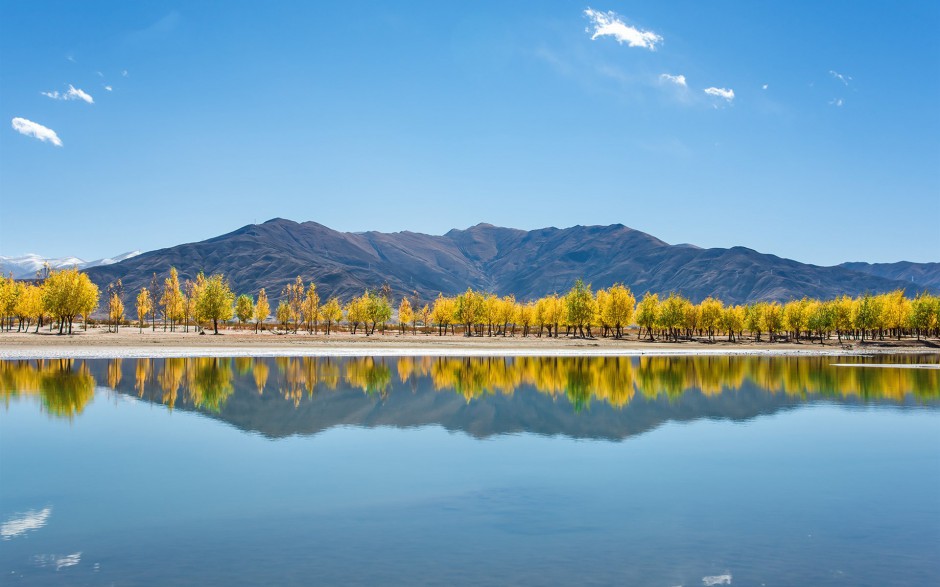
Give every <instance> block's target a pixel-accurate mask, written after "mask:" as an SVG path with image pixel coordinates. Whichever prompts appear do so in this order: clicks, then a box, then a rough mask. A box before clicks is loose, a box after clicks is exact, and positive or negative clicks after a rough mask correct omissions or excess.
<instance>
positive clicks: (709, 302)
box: [699, 296, 725, 341]
mask: <svg viewBox="0 0 940 587" xmlns="http://www.w3.org/2000/svg"><path fill="white" fill-rule="evenodd" d="M724 309H725V308H724V304H723V303H721V300H716V299H715V298H713V297H711V296H709V297H707V298H705V299H704V300H702V303H701V304H699V321H700V322H699V324H700V325H701V327H702V329H703V330H704V331H705V332H707V333H708V340H710V341H714V340H715V331H716V330H717V329H718V328H720V327H721V318H722V316H723V314H724Z"/></svg>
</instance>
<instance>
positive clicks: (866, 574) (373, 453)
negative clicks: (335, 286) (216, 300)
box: [0, 359, 940, 587]
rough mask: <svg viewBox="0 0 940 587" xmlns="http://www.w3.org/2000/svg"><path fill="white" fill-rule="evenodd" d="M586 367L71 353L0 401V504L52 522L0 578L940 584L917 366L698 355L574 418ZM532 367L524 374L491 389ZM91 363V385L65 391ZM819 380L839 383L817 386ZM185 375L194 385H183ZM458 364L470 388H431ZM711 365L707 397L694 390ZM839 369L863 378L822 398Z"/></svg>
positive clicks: (18, 515) (939, 446) (931, 464)
mask: <svg viewBox="0 0 940 587" xmlns="http://www.w3.org/2000/svg"><path fill="white" fill-rule="evenodd" d="M226 365H228V367H227V366H226ZM261 365H264V367H262V368H261V369H260V371H264V369H265V368H266V369H267V371H268V372H267V374H266V378H262V377H260V376H259V375H258V373H259V366H261ZM370 365H371V366H370ZM607 365H608V366H606V367H599V366H597V365H591V364H589V363H583V364H579V363H558V364H556V365H555V366H554V367H551V368H548V367H547V366H545V365H540V366H538V367H533V365H532V364H525V363H523V364H521V365H519V366H516V367H511V368H508V369H507V368H503V367H502V366H497V367H496V371H495V372H494V374H493V375H492V376H491V377H490V378H489V379H488V385H491V386H492V387H493V391H492V392H486V391H485V392H482V393H479V392H478V390H479V389H480V387H478V385H479V380H477V379H475V377H476V374H480V373H484V374H485V369H484V370H481V367H480V365H478V364H474V363H471V364H470V365H469V366H466V367H460V366H459V364H458V363H453V362H431V363H429V370H428V371H426V372H423V371H422V369H424V367H421V366H420V364H419V365H417V366H414V365H412V366H407V365H405V366H403V365H402V364H400V363H397V362H394V361H387V362H385V363H384V364H383V363H382V361H381V360H378V359H376V360H375V361H374V362H373V363H371V364H370V363H369V362H368V361H358V362H349V361H340V362H334V363H333V364H332V366H330V365H327V364H324V363H322V362H307V363H305V362H303V361H299V360H295V361H293V362H291V361H281V362H280V363H278V362H276V361H274V360H265V361H254V362H252V361H250V360H249V361H247V362H241V363H238V362H236V361H222V362H220V363H217V364H212V363H208V362H204V363H198V362H197V363H192V364H189V365H187V363H186V362H185V361H181V362H178V363H174V362H170V363H169V364H167V363H165V362H164V361H150V362H149V363H147V364H144V365H143V366H141V364H139V363H137V362H136V361H129V360H124V361H123V363H119V364H118V363H114V362H107V361H103V362H100V363H88V364H86V365H80V364H78V363H75V364H73V365H71V369H72V370H73V372H75V373H77V374H79V377H80V379H79V380H78V382H77V383H75V384H68V385H67V387H66V388H65V391H64V395H63V396H62V397H51V396H50V397H40V396H39V393H40V392H39V391H37V393H36V394H22V395H25V396H28V397H26V398H22V399H21V397H20V395H15V394H11V395H9V396H8V400H7V403H6V407H0V431H2V435H3V460H2V479H3V491H2V492H0V519H3V520H6V522H5V524H7V523H10V522H14V521H17V520H22V519H23V518H24V517H25V516H24V514H30V515H36V514H39V513H41V511H42V510H39V509H38V508H37V505H39V504H54V506H55V513H56V516H55V523H54V524H48V523H47V521H48V519H49V515H50V514H51V509H52V508H51V506H50V507H49V508H47V509H49V511H50V514H47V515H46V526H45V528H44V530H43V531H42V532H28V531H27V532H26V533H25V534H18V536H21V537H22V539H8V541H7V542H4V543H3V548H0V573H2V574H0V576H3V577H12V578H13V579H11V581H10V584H17V583H16V582H15V579H17V578H19V579H21V580H22V582H23V583H24V584H61V583H64V582H66V580H67V582H68V583H70V584H88V585H111V584H117V585H121V584H142V585H168V584H181V583H185V584H190V585H204V584H225V585H257V584H272V585H274V584H276V585H308V584H311V582H314V581H315V582H316V583H317V584H343V585H347V584H349V585H378V584H408V585H421V584H429V585H441V584H446V585H474V586H478V585H500V586H502V585H580V584H587V583H592V582H593V583H595V584H621V585H639V586H643V585H656V586H662V585H685V586H687V587H688V586H691V585H708V584H711V585H723V584H731V578H732V575H733V578H734V584H736V585H760V584H761V583H766V584H768V585H769V584H786V585H816V586H830V585H831V586H836V585H853V586H856V585H883V584H892V583H893V584H898V583H904V584H937V583H938V580H940V561H938V559H937V557H936V553H937V548H938V546H940V527H938V525H937V524H936V523H935V522H936V520H938V519H940V500H938V499H937V495H938V489H940V468H938V467H937V463H938V462H940V426H938V411H937V408H936V404H935V402H934V401H933V400H932V399H930V397H931V396H930V395H929V393H926V392H924V393H921V395H920V396H919V398H915V397H907V396H894V395H891V394H890V393H894V391H892V390H901V389H902V387H903V385H907V384H908V383H910V381H915V380H911V379H906V377H907V376H904V377H905V378H901V379H900V380H899V379H898V377H897V375H895V376H894V383H891V384H890V385H891V386H893V387H888V388H887V389H888V391H889V392H890V393H882V394H881V395H875V390H876V389H877V385H876V383H875V381H881V382H888V381H889V380H890V377H888V376H885V375H882V376H881V377H882V379H879V380H874V379H872V380H870V379H864V376H860V375H848V374H847V375H846V377H847V378H846V379H841V377H842V376H841V375H838V373H832V372H835V371H837V370H835V369H833V370H832V372H828V371H827V372H826V373H824V374H820V373H814V372H813V370H814V369H826V367H825V366H822V365H820V366H815V364H814V363H812V362H810V363H803V362H798V363H794V362H781V363H770V364H768V363H760V362H754V363H744V366H743V367H742V366H741V365H736V366H732V370H731V371H730V372H729V373H728V374H727V377H724V378H723V380H724V383H722V376H721V373H720V369H718V367H717V366H716V365H715V364H714V363H709V362H700V363H692V364H691V367H692V370H691V373H686V371H689V369H688V368H689V367H690V364H689V363H685V364H682V363H679V364H678V365H679V366H677V365H676V364H674V363H670V362H645V363H644V362H641V361H637V360H634V361H630V362H629V365H627V367H628V368H629V369H630V372H631V373H632V374H633V375H632V379H631V381H634V382H639V383H637V384H635V385H634V387H632V388H631V389H633V397H632V398H630V401H629V402H627V403H625V404H623V405H619V406H618V405H615V404H614V403H613V402H611V401H609V400H608V399H606V398H615V397H621V396H617V395H616V394H615V393H614V394H612V395H609V396H604V395H603V394H604V393H607V392H603V391H602V392H601V393H600V394H598V393H595V392H594V391H592V388H591V387H590V385H588V386H587V388H584V387H579V386H581V385H583V383H584V381H583V379H582V380H580V381H579V380H577V377H575V379H576V380H575V381H574V382H573V383H574V384H575V388H576V390H578V389H580V390H585V389H586V391H587V392H588V393H589V394H590V397H591V402H590V403H587V404H586V405H584V406H583V409H581V411H576V410H575V408H574V406H575V403H574V401H572V399H571V396H569V394H568V390H567V388H566V387H565V386H566V385H567V384H564V385H562V384H560V383H559V384H558V385H559V387H557V390H558V391H556V392H550V391H549V390H550V389H552V386H553V385H555V384H556V382H560V381H567V380H568V377H569V375H570V374H571V372H572V371H573V372H574V373H575V375H577V376H579V377H580V376H581V375H584V374H585V373H588V374H590V373H593V375H589V378H590V377H594V378H596V379H595V380H599V379H604V378H606V379H608V380H609V379H610V378H611V377H613V376H612V375H610V374H611V373H617V372H618V370H617V369H614V368H613V367H612V366H611V365H613V363H607ZM334 367H335V369H334ZM523 367H525V369H524V368H523ZM530 367H532V368H533V370H530V371H526V369H528V368H530ZM654 367H655V368H654ZM56 368H57V369H58V368H59V367H56ZM311 368H312V369H313V370H314V373H312V374H311V373H310V372H309V371H308V369H311ZM409 369H410V371H409ZM435 369H436V370H435ZM788 369H789V370H792V372H791V373H789V374H788V373H787V370H788ZM867 371H884V370H881V369H878V370H867ZM909 371H910V370H909ZM9 372H10V371H8V373H9ZM527 372H528V373H530V374H532V375H531V376H533V377H535V376H537V377H535V379H534V380H535V381H537V382H538V386H536V385H535V384H533V383H522V384H519V385H516V384H513V387H512V388H511V389H512V392H511V393H509V392H508V391H505V390H504V388H503V387H496V386H495V384H493V382H494V381H510V382H512V381H516V380H514V379H512V378H513V377H515V376H516V375H517V374H519V373H523V374H524V373H527ZM18 373H19V372H18ZM187 373H189V374H188V375H187ZM406 373H407V374H406ZM416 373H419V374H418V375H415V374H416ZM420 373H424V374H420ZM619 373H620V374H621V375H623V373H624V371H623V370H622V369H621V370H620V371H619ZM742 373H743V374H744V375H743V377H744V379H743V382H742V383H740V384H738V383H734V382H735V381H739V378H740V377H741V374H742ZM347 374H349V380H347ZM403 374H406V376H404V377H403V376H402V375H403ZM138 375H139V377H138ZM713 375H714V376H715V377H718V379H714V378H713V377H712V376H713ZM44 376H45V375H43V374H41V373H39V372H37V371H36V370H35V369H34V370H33V372H32V374H22V373H20V374H18V375H17V377H21V378H22V379H23V380H24V381H28V380H29V378H31V377H32V378H41V377H44ZM57 376H58V377H61V374H60V375H57ZM334 376H335V377H336V379H335V381H336V384H335V387H334V388H330V386H329V385H328V382H330V381H334ZM89 377H90V378H91V379H92V380H93V381H94V385H97V386H99V387H98V388H97V392H95V389H94V388H92V394H91V397H90V398H89V399H88V400H87V401H84V403H81V401H82V400H84V398H85V396H84V393H85V388H84V387H83V386H84V385H86V384H87V382H88V380H89V379H88V378H89ZM525 377H530V375H525ZM831 377H834V378H835V379H827V378H831ZM859 377H862V379H860V378H859ZM260 379H265V381H264V386H263V387H264V389H263V392H261V393H259V390H258V383H257V382H258V380H260ZM827 380H832V381H836V382H837V384H838V385H840V386H842V387H837V388H836V389H835V390H829V391H828V392H827V391H826V389H825V388H824V383H822V382H825V381H827ZM189 381H192V382H195V384H196V385H197V386H202V387H201V388H200V389H197V390H196V391H195V392H194V393H190V392H189V391H187V389H186V386H187V385H189ZM455 381H456V382H459V383H460V384H461V385H464V387H462V388H461V389H462V390H464V391H468V393H467V394H465V393H464V392H463V391H459V390H457V389H455V388H453V387H446V386H444V387H441V388H440V389H438V387H437V384H439V383H442V382H455ZM474 381H477V383H473V382H474ZM690 381H692V382H695V384H696V385H700V387H695V386H694V385H693V386H692V387H686V386H687V384H688V383H689V382H690ZM709 381H717V385H718V387H719V388H721V389H723V391H721V393H717V392H714V393H712V392H710V391H708V390H710V389H712V388H711V387H709V384H708V382H709ZM859 381H862V382H863V383H862V384H861V385H862V386H867V387H863V388H862V389H863V390H867V391H865V393H867V394H868V395H858V394H855V395H845V396H843V395H842V393H841V391H838V390H840V389H845V390H848V389H850V388H852V387H853V386H856V389H859V387H857V386H858V385H859V383H858V382H859ZM899 381H900V383H899ZM140 382H143V384H144V387H143V390H142V393H141V390H140V386H139V383H140ZM177 382H178V385H177ZM325 382H326V383H325ZM729 382H730V383H729ZM847 382H848V383H847ZM905 382H907V383H905ZM360 383H364V384H365V388H366V389H363V388H362V387H361V386H360ZM295 384H296V386H295ZM104 385H108V387H113V388H114V390H115V391H111V390H110V389H105V388H102V387H101V386H104ZM307 385H310V387H309V388H308V387H307ZM500 385H502V384H500ZM735 386H736V387H735ZM701 387H704V390H703V389H702V388H701ZM654 388H658V389H659V392H658V393H653V392H652V391H650V390H653V389H654ZM37 389H42V387H41V386H38V387H37ZM167 389H170V390H174V391H175V392H176V394H177V397H176V400H175V402H176V403H175V405H174V407H173V408H172V409H171V408H170V405H169V403H168V402H167V401H164V397H165V396H164V394H165V393H166V390H167ZM297 389H299V390H300V395H299V400H300V401H299V402H295V399H297V397H298V396H297V395H292V394H294V391H295V390H297ZM609 389H611V390H614V391H616V390H615V388H614V387H610V388H609ZM807 389H813V390H814V391H813V393H819V394H820V396H819V397H821V398H822V401H819V399H818V398H817V399H813V398H812V397H809V398H807V397H806V396H805V393H804V392H805V390H807ZM45 390H46V392H44V393H53V392H52V391H51V390H50V388H49V386H48V384H47V385H46V387H45ZM643 390H648V391H647V392H644V391H643ZM675 390H680V392H681V393H675V392H674V391H675ZM774 390H776V391H774ZM801 390H803V391H801ZM837 391H838V393H837ZM922 391H923V390H922ZM468 396H469V398H468ZM578 397H580V396H576V395H575V396H574V398H575V399H577V398H578ZM118 398H131V401H115V400H116V399H118ZM138 398H141V399H142V400H144V401H141V399H138ZM582 399H583V398H582ZM195 400H199V401H200V402H202V403H201V404H197V403H196V401H195ZM37 403H38V406H37ZM859 405H861V406H863V407H862V409H857V406H859ZM846 406H849V407H848V409H847V407H846ZM37 407H38V408H39V409H37ZM79 408H80V409H79ZM72 409H74V411H72V412H68V413H71V417H70V419H67V420H62V419H60V418H59V416H60V415H62V414H66V413H67V410H72ZM55 410H61V411H55ZM50 415H54V416H55V417H51V418H50ZM452 431H459V432H460V433H457V434H454V433H453V432H452ZM259 432H260V433H259ZM532 432H536V433H532ZM609 440H615V442H610V441H609ZM11 527H12V528H15V527H17V526H16V525H14V526H11ZM49 553H64V554H49ZM68 553H73V554H68ZM57 569H58V570H57ZM722 581H724V583H723V582H722ZM709 582H711V583H709Z"/></svg>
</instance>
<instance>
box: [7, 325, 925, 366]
mask: <svg viewBox="0 0 940 587" xmlns="http://www.w3.org/2000/svg"><path fill="white" fill-rule="evenodd" d="M635 336H636V335H635V334H631V336H630V338H629V339H628V340H613V339H603V338H598V339H593V340H584V339H575V338H557V339H554V338H536V337H531V336H530V337H526V338H522V337H519V336H517V337H492V338H490V337H483V338H466V337H462V336H443V337H441V336H437V335H424V334H418V335H412V334H406V335H402V334H398V333H397V332H388V333H387V334H385V335H381V334H375V335H374V336H368V337H366V336H363V335H361V334H358V335H355V336H352V335H349V334H346V333H341V334H331V335H329V336H326V335H324V334H319V335H307V334H288V335H276V334H272V333H270V332H263V333H260V334H255V333H254V332H250V331H235V330H227V331H223V332H222V333H220V334H219V335H218V336H215V335H212V334H206V335H199V334H196V333H193V332H190V333H182V332H173V333H171V332H167V333H164V332H163V331H162V330H158V331H156V332H153V331H148V330H145V331H144V332H143V333H140V332H138V331H137V329H131V328H126V329H122V330H121V332H119V333H108V332H107V331H106V330H105V329H96V328H92V329H89V330H88V331H87V332H86V331H78V332H76V333H74V334H72V335H71V336H59V335H56V334H52V333H39V334H33V333H29V334H26V333H6V332H4V333H0V359H40V358H76V359H92V358H108V357H114V358H135V357H153V358H157V357H190V356H232V357H237V356H253V357H273V356H363V355H372V356H416V355H429V356H497V355H498V356H581V355H583V356H638V355H816V356H819V355H825V356H846V355H874V354H896V353H930V354H935V355H937V357H938V360H940V347H938V346H937V345H936V344H933V345H931V344H930V343H917V341H912V340H905V341H901V342H900V343H898V342H896V341H894V342H888V341H885V342H873V343H868V342H866V343H865V344H864V345H862V344H858V343H853V344H849V343H846V344H845V345H840V344H839V343H838V341H837V340H832V341H827V342H826V344H824V345H820V344H819V343H818V342H816V343H810V342H801V343H796V342H784V343H768V342H761V343H755V342H750V341H749V342H742V343H732V342H727V341H724V340H719V341H716V342H714V343H709V342H707V341H681V342H678V343H672V342H668V343H667V342H649V341H638V340H637V339H636V338H635Z"/></svg>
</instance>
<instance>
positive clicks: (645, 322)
mask: <svg viewBox="0 0 940 587" xmlns="http://www.w3.org/2000/svg"><path fill="white" fill-rule="evenodd" d="M659 306H660V304H659V294H651V293H650V292H646V293H645V294H643V299H642V300H640V303H639V304H638V305H637V308H636V323H637V326H639V327H640V332H639V334H638V335H637V336H640V337H642V336H643V329H644V328H645V329H646V331H647V332H648V333H649V337H650V340H653V326H655V325H656V324H657V323H658V322H659V311H660V309H659Z"/></svg>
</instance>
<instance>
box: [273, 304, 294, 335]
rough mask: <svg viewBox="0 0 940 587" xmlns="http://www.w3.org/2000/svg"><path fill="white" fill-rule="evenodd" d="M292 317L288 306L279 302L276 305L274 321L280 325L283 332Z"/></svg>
mask: <svg viewBox="0 0 940 587" xmlns="http://www.w3.org/2000/svg"><path fill="white" fill-rule="evenodd" d="M292 317H293V312H292V311H291V309H290V304H288V303H287V302H286V301H284V300H281V301H280V302H279V303H278V305H277V310H275V311H274V319H275V320H277V323H278V324H280V325H281V327H282V328H283V329H284V331H285V332H286V331H287V329H288V325H289V324H290V321H291V318H292Z"/></svg>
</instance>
